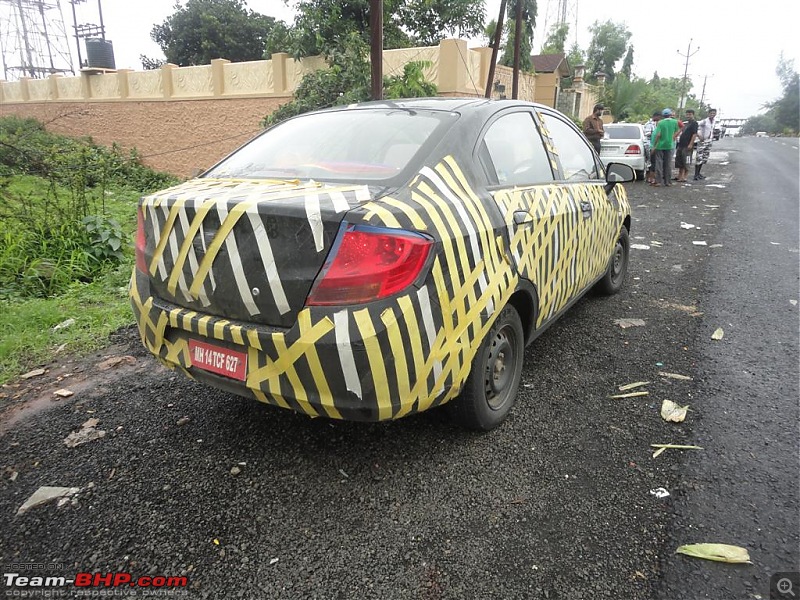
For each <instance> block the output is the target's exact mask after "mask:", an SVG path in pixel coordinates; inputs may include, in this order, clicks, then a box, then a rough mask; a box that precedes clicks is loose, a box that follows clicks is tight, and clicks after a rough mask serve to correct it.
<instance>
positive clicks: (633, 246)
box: [631, 244, 650, 250]
mask: <svg viewBox="0 0 800 600" xmlns="http://www.w3.org/2000/svg"><path fill="white" fill-rule="evenodd" d="M631 249H632V250H650V246H648V245H647V244H631Z"/></svg>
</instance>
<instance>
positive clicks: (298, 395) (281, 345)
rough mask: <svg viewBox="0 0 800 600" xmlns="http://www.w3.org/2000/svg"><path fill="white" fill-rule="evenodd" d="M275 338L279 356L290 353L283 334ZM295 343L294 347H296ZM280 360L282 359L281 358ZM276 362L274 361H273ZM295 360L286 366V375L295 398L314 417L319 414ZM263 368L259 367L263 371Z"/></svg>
mask: <svg viewBox="0 0 800 600" xmlns="http://www.w3.org/2000/svg"><path fill="white" fill-rule="evenodd" d="M274 340H275V351H276V352H277V353H278V356H280V357H285V356H287V355H288V354H289V350H288V348H287V347H286V342H285V341H284V338H283V336H282V335H276V336H274ZM294 346H295V345H294V344H293V345H292V348H294ZM279 360H280V359H279ZM273 364H274V363H273ZM293 365H294V361H292V362H291V363H290V364H288V365H287V366H286V368H285V369H284V372H285V373H286V377H287V378H288V379H289V384H290V385H291V386H292V391H293V392H294V399H295V400H296V401H297V403H298V404H299V405H300V409H301V410H302V411H303V412H304V413H306V414H307V415H311V416H313V417H318V416H319V414H318V413H317V411H315V410H314V408H313V407H312V406H311V404H309V403H308V396H307V395H306V390H305V388H304V387H303V383H302V382H301V381H300V377H298V375H297V371H296V370H295V368H294V366H293ZM269 367H270V365H269V364H268V365H267V366H266V367H265V369H269ZM261 370H262V369H259V371H261ZM276 379H277V378H276Z"/></svg>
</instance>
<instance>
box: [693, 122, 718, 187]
mask: <svg viewBox="0 0 800 600" xmlns="http://www.w3.org/2000/svg"><path fill="white" fill-rule="evenodd" d="M716 118H717V109H715V108H709V109H708V116H707V117H706V118H705V119H703V120H702V121H700V122H699V123H698V124H697V140H698V142H699V147H698V148H697V159H696V160H695V163H694V180H695V181H700V180H701V179H705V178H706V176H705V175H700V169H702V168H703V165H704V164H706V163H707V162H708V157H709V155H710V154H711V140H712V139H713V138H714V120H715V119H716Z"/></svg>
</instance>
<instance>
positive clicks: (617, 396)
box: [609, 390, 650, 399]
mask: <svg viewBox="0 0 800 600" xmlns="http://www.w3.org/2000/svg"><path fill="white" fill-rule="evenodd" d="M649 393H650V392H648V391H646V390H645V391H642V392H630V393H629V394H615V395H613V396H609V398H615V399H620V398H635V397H637V396H647V395H648V394H649Z"/></svg>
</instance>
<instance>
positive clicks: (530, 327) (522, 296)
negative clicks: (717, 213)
mask: <svg viewBox="0 0 800 600" xmlns="http://www.w3.org/2000/svg"><path fill="white" fill-rule="evenodd" d="M508 303H509V304H510V305H511V306H513V307H514V309H515V310H516V311H517V314H518V315H519V318H520V320H521V321H522V332H523V334H524V336H525V344H526V345H527V344H528V343H529V342H530V341H531V340H532V339H533V333H534V331H535V329H536V318H537V316H538V312H539V295H538V294H537V293H536V288H535V287H534V285H533V284H532V283H531V282H530V281H528V280H527V279H521V280H520V282H519V284H518V285H517V290H516V291H515V292H514V294H513V295H512V296H511V298H509V300H508Z"/></svg>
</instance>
